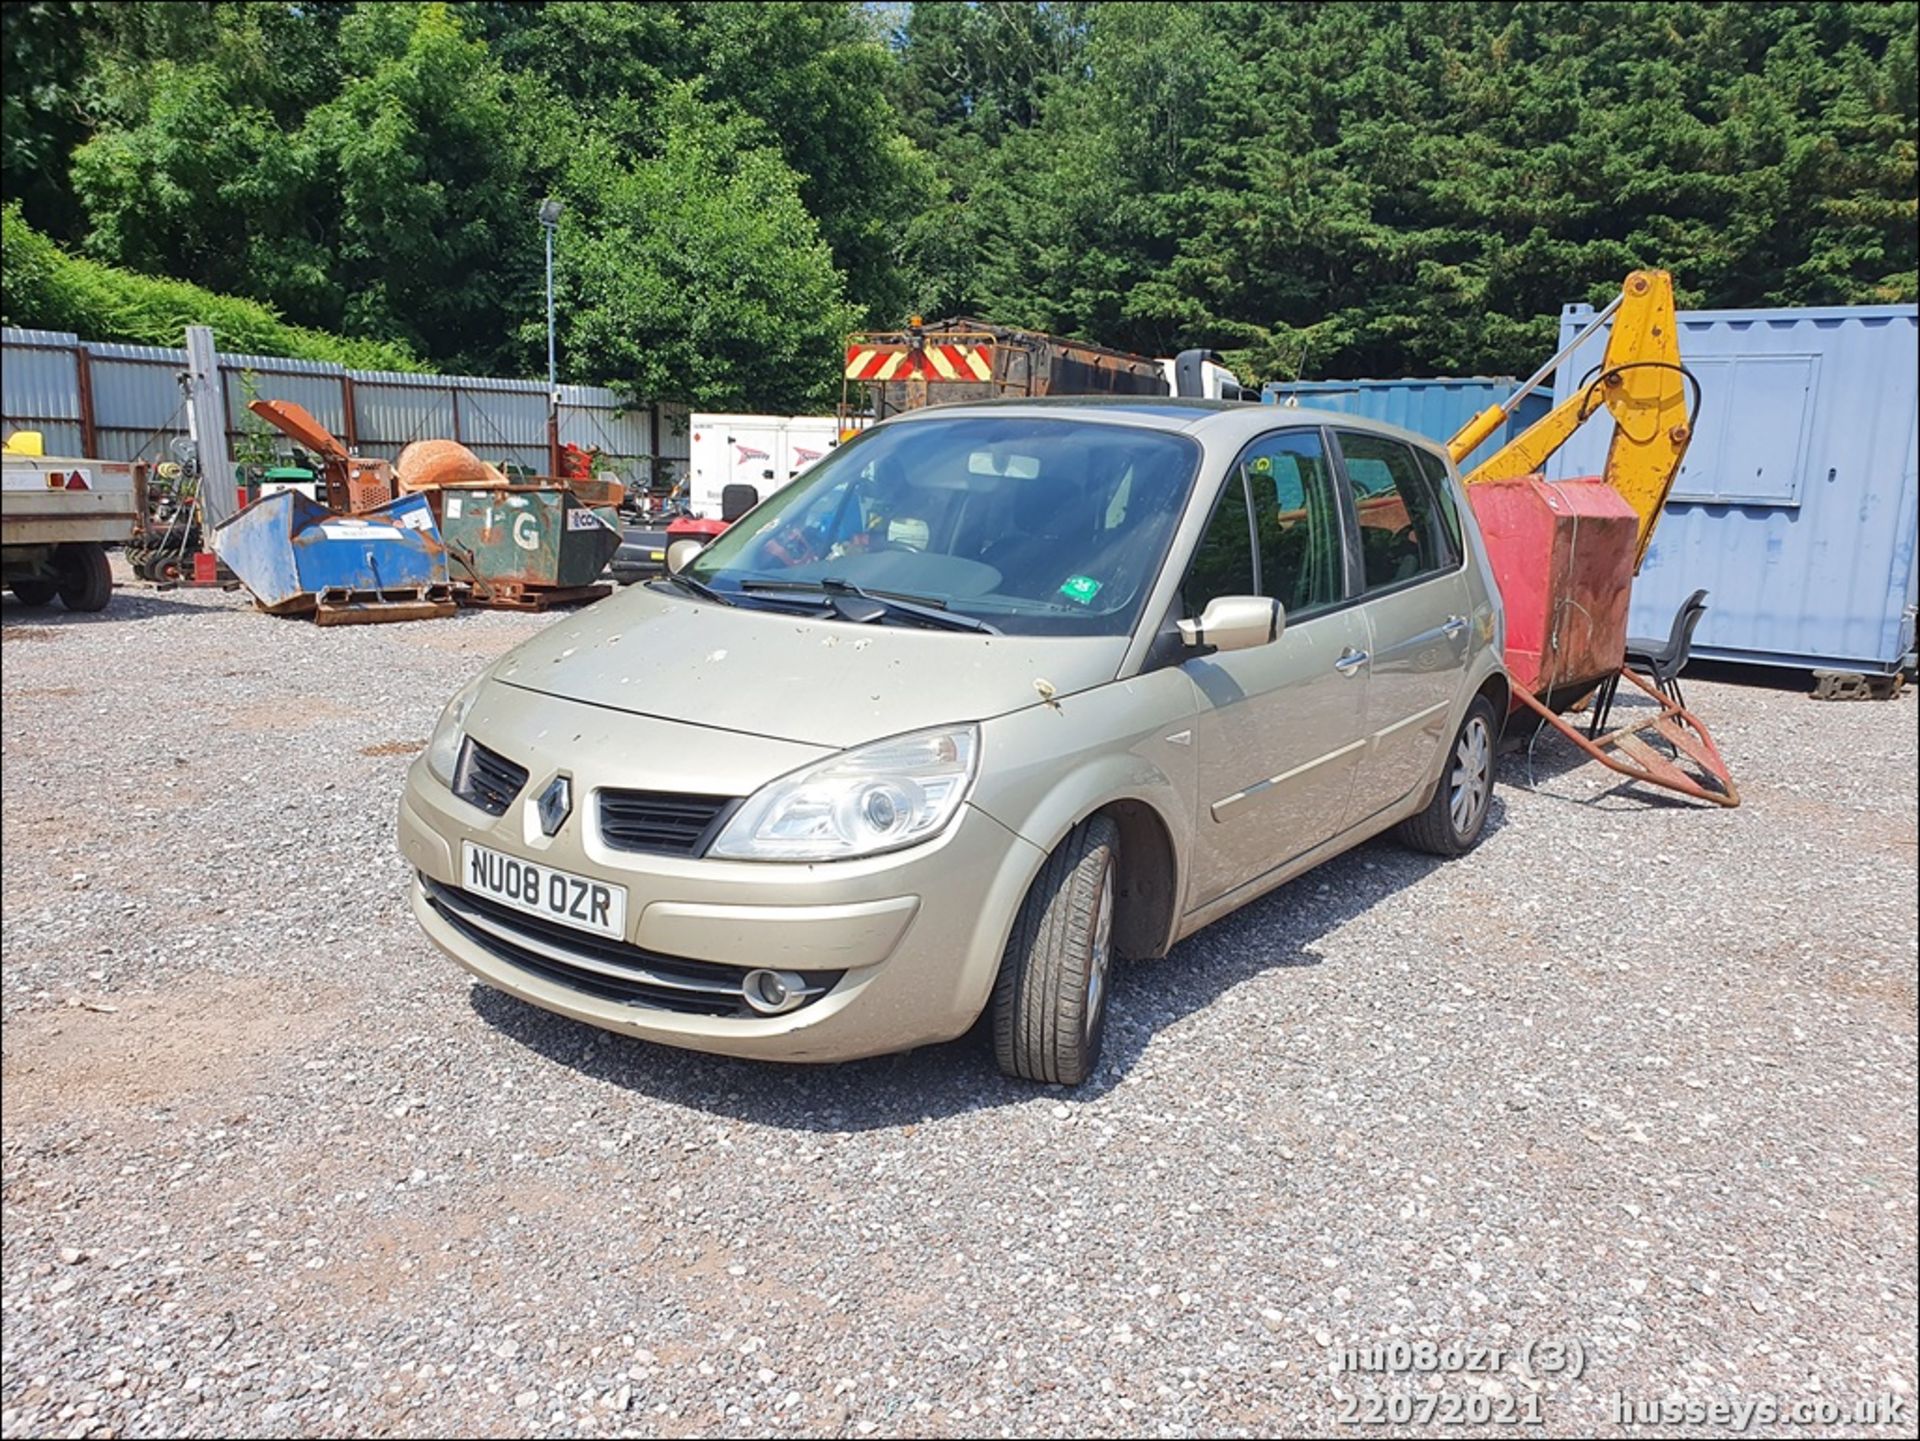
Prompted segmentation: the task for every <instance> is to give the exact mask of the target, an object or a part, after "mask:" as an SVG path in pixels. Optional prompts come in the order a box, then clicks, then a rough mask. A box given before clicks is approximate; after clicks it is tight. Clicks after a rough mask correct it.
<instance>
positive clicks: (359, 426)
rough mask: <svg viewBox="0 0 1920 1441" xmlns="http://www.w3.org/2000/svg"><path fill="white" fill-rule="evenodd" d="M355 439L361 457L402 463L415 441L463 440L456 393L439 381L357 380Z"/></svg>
mask: <svg viewBox="0 0 1920 1441" xmlns="http://www.w3.org/2000/svg"><path fill="white" fill-rule="evenodd" d="M353 416H354V421H353V424H354V439H355V441H356V442H358V444H359V446H360V453H361V454H362V455H372V456H379V457H381V458H383V459H386V460H398V459H399V458H400V452H401V451H402V450H404V449H405V448H406V447H407V445H408V444H409V443H411V442H413V441H416V440H421V439H424V438H428V437H439V436H445V437H448V438H451V439H455V440H458V439H460V437H461V426H460V417H459V415H458V413H457V411H456V410H455V408H454V399H453V392H452V391H451V390H449V389H448V388H447V383H446V381H444V380H443V379H441V378H440V377H438V376H426V375H414V376H407V375H394V374H379V375H373V374H367V373H363V372H360V371H355V372H354V375H353Z"/></svg>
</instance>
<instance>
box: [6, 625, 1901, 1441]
mask: <svg viewBox="0 0 1920 1441" xmlns="http://www.w3.org/2000/svg"><path fill="white" fill-rule="evenodd" d="M0 623H3V628H0V635H3V636H4V647H5V651H4V658H5V680H4V697H5V708H4V760H5V766H4V823H5V831H6V845H5V850H4V909H5V947H4V952H5V954H4V1014H5V1090H4V1103H5V1110H4V1115H5V1127H4V1130H5V1161H4V1187H5V1218H6V1223H5V1239H4V1287H3V1288H0V1290H3V1294H0V1303H3V1305H4V1385H3V1386H0V1393H3V1394H0V1401H3V1402H4V1430H5V1434H7V1435H9V1436H13V1435H21V1436H25V1435H38V1434H56V1435H76V1436H79V1435H127V1436H154V1435H164V1434H182V1433H184V1434H194V1435H207V1436H219V1435H230V1434H236V1433H253V1434H269V1435H293V1434H313V1433H353V1434H389V1433H395V1434H415V1435H443V1434H487V1435H521V1434H540V1433H560V1434H612V1433H616V1432H624V1433H632V1434H641V1435H662V1434H664V1435H681V1434H687V1433H703V1434H704V1433H720V1434H739V1435H763V1434H767V1433H769V1432H793V1433H801V1434H813V1435H850V1436H859V1435H867V1434H893V1433H901V1432H908V1433H917V1434H926V1435H938V1436H967V1435H977V1434H982V1433H1002V1432H1004V1433H1015V1434H1022V1435H1038V1434H1062V1433H1078V1434H1087V1435H1113V1436H1134V1435H1142V1436H1159V1435H1202V1434H1206V1435H1211V1434H1224V1435H1259V1434H1271V1433H1273V1432H1277V1431H1292V1430H1310V1431H1314V1432H1317V1433H1320V1434H1325V1433H1326V1432H1327V1431H1329V1430H1330V1429H1332V1428H1334V1427H1336V1426H1338V1425H1339V1424H1340V1423H1341V1422H1342V1420H1343V1417H1351V1416H1352V1414H1353V1413H1352V1411H1351V1410H1350V1409H1349V1408H1353V1407H1362V1406H1364V1405H1365V1404H1366V1403H1367V1402H1368V1400H1369V1398H1387V1399H1394V1398H1413V1399H1415V1400H1418V1399H1420V1398H1425V1397H1438V1398H1441V1401H1442V1403H1443V1404H1447V1405H1453V1404H1461V1405H1466V1404H1479V1403H1478V1401H1476V1400H1475V1398H1487V1399H1488V1400H1489V1401H1492V1402H1498V1401H1500V1400H1502V1399H1505V1400H1507V1401H1510V1402H1512V1403H1514V1404H1516V1405H1520V1404H1525V1405H1533V1404H1537V1405H1538V1407H1539V1414H1540V1417H1541V1419H1542V1420H1543V1421H1544V1423H1545V1428H1546V1430H1547V1431H1549V1432H1551V1433H1555V1434H1595V1433H1598V1434H1611V1433H1615V1432H1618V1431H1620V1430H1621V1429H1622V1428H1621V1427H1620V1425H1619V1424H1618V1413H1617V1412H1616V1410H1615V1405H1616V1402H1615V1398H1616V1397H1624V1398H1626V1400H1628V1401H1639V1402H1657V1401H1659V1400H1660V1399H1661V1398H1677V1399H1687V1400H1699V1401H1740V1400H1751V1399H1757V1398H1770V1399H1773V1400H1776V1401H1778V1402H1779V1403H1781V1404H1782V1405H1785V1404H1787V1403H1790V1402H1800V1401H1808V1400H1813V1401H1830V1402H1835V1403H1839V1404H1842V1405H1845V1406H1847V1407H1849V1408H1850V1407H1851V1406H1852V1405H1853V1404H1854V1403H1855V1402H1857V1401H1862V1400H1870V1399H1872V1398H1874V1397H1878V1396H1881V1395H1885V1394H1891V1395H1893V1396H1895V1397H1898V1398H1900V1400H1901V1401H1902V1402H1903V1403H1904V1404H1906V1405H1907V1406H1909V1407H1911V1405H1912V1402H1913V1388H1914V1385H1915V1381H1916V1375H1915V1369H1916V1367H1915V1359H1916V1358H1915V1345H1916V1343H1915V1335H1916V1314H1915V1278H1916V1244H1915V1219H1916V1211H1915V1190H1916V1185H1915V1178H1916V1157H1915V1146H1916V1140H1915V1137H1916V1115H1915V1109H1916V1107H1915V1089H1916V1054H1915V966H1916V961H1915V957H1916V937H1915V925H1916V922H1915V894H1916V876H1915V826H1916V818H1915V788H1916V782H1915V777H1916V768H1917V761H1916V739H1915V738H1916V726H1915V704H1914V699H1913V696H1912V695H1911V694H1908V695H1907V696H1905V697H1903V698H1901V699H1900V700H1898V701H1895V702H1891V703H1885V704H1868V703H1852V704H1834V705H1820V704H1816V703H1814V702H1812V701H1810V700H1808V699H1806V698H1805V697H1804V696H1801V695H1795V694H1787V693H1783V692H1781V691H1776V690H1767V689H1762V688H1758V687H1754V686H1748V685H1741V686H1736V685H1730V684H1714V683H1709V682H1706V681H1697V682H1694V683H1692V684H1690V687H1689V695H1690V698H1691V699H1692V700H1693V701H1694V703H1695V705H1696V708H1697V709H1699V710H1700V711H1701V712H1702V713H1703V714H1704V715H1706V716H1707V717H1708V718H1709V720H1710V722H1712V723H1713V724H1714V725H1715V728H1716V732H1717V734H1718V735H1719V737H1720V739H1721V741H1722V743H1723V748H1724V750H1725V752H1726V754H1727V755H1728V757H1729V759H1730V761H1731V764H1732V765H1733V767H1734V769H1735V773H1736V775H1737V776H1738V778H1739V779H1740V781H1741V784H1742V788H1743V790H1744V792H1745V797H1746V804H1745V805H1744V806H1743V807H1742V808H1740V809H1739V810H1736V811H1731V812H1719V811H1712V810H1704V809H1700V808H1696V807H1693V806H1690V805H1686V804H1682V803H1669V802H1667V801H1665V800H1662V799H1660V798H1659V797H1657V796H1653V797H1649V796H1648V795H1646V794H1643V793H1639V792H1636V791H1633V790H1630V789H1622V788H1618V787H1615V786H1614V785H1613V784H1612V783H1611V782H1612V780H1613V778H1612V777H1610V776H1609V775H1608V774H1607V773H1605V772H1603V771H1601V770H1600V769H1599V768H1597V767H1594V766H1579V767H1575V766H1572V765H1571V764H1570V763H1569V760H1568V757H1569V754H1570V753H1569V752H1568V751H1566V750H1564V749H1563V748H1562V747H1561V745H1560V743H1559V742H1557V741H1553V742H1549V743H1546V744H1543V745H1542V747H1541V749H1540V754H1539V755H1538V757H1537V761H1536V767H1535V775H1536V779H1537V789H1531V790H1530V789H1528V788H1527V787H1526V780H1527V769H1526V766H1525V764H1524V763H1523V762H1522V761H1521V760H1520V759H1519V758H1517V757H1510V758H1509V759H1508V761H1507V763H1506V765H1505V768H1504V770H1503V774H1502V782H1503V783H1502V785H1501V787H1500V790H1499V792H1498V796H1497V799H1496V802H1495V804H1496V810H1495V813H1494V819H1495V822H1496V826H1497V828H1496V829H1495V830H1494V832H1493V833H1492V834H1491V835H1490V836H1489V838H1488V839H1487V841H1486V843H1485V844H1484V845H1483V846H1482V848H1481V849H1480V850H1479V851H1478V852H1477V853H1476V854H1475V855H1473V856H1472V857H1470V858H1468V859H1466V860H1464V861H1462V862H1458V863H1454V864H1451V865H1442V864H1439V863H1436V862H1434V861H1431V860H1429V859H1427V858H1423V857H1417V856H1413V855H1410V854H1408V853H1406V852H1403V851H1401V850H1398V849H1396V848H1394V847H1392V846H1391V845H1388V844H1385V843H1376V844H1374V845H1370V846H1367V847H1364V848H1362V849H1361V850H1359V851H1357V852H1355V853H1353V854H1351V855H1349V856H1347V857H1344V858H1342V859H1341V860H1338V861H1335V862H1333V863H1331V864H1329V865H1327V866H1325V867H1323V868H1322V869H1321V870H1319V871H1317V872H1314V873H1312V874H1311V875H1309V876H1307V877H1306V878H1304V879H1302V880H1301V881H1299V882H1297V883H1295V884H1294V885H1292V886H1289V887H1287V888H1285V889H1284V890H1282V891H1280V892H1278V893H1276V894H1275V895H1273V896H1271V897H1269V898H1267V899H1266V900H1264V901H1261V902H1259V903H1257V904H1255V905H1253V906H1251V907H1249V908H1248V909H1246V910H1244V911H1242V912H1241V913H1239V914H1238V915H1236V916H1234V917H1232V918H1230V919H1228V920H1226V921H1224V922H1222V923H1220V924H1218V925H1216V926H1214V927H1212V928H1211V929H1209V930H1207V931H1205V932H1203V933H1202V934H1201V935H1199V936H1197V937H1196V938H1194V939H1193V940H1190V941H1188V942H1187V943H1186V944H1184V945H1182V946H1181V947H1179V948H1178V950H1177V951H1176V952H1175V953H1174V955H1173V956H1172V957H1171V958H1170V959H1168V960H1167V961H1165V962H1161V963H1156V964H1153V965H1149V966H1142V967H1136V968H1135V969H1134V970H1133V971H1132V972H1131V973H1130V974H1128V975H1126V976H1124V977H1123V978H1122V981H1121V989H1120V991H1119V993H1118V994H1117V995H1116V997H1115V999H1114V1011H1113V1017H1112V1020H1113V1028H1112V1031H1111V1033H1110V1036H1109V1042H1108V1057H1107V1061H1106V1064H1105V1069H1104V1070H1103V1072H1102V1073H1101V1074H1100V1075H1099V1076H1098V1077H1097V1078H1096V1079H1095V1080H1094V1081H1092V1082H1090V1083H1089V1084H1088V1085H1087V1086H1086V1087H1084V1088H1083V1089H1082V1090H1081V1091H1079V1092H1077V1093H1065V1092H1060V1091H1054V1090H1047V1089H1043V1088H1037V1087H1033V1086H1029V1085H1025V1084H1019V1083H1014V1082H1011V1081H1006V1080H1003V1079H1001V1078H999V1077H998V1076H997V1075H996V1074H995V1073H994V1072H993V1070H992V1065H991V1059H990V1057H989V1056H988V1055H987V1054H985V1053H984V1051H983V1050H982V1049H981V1047H980V1046H979V1045H978V1044H977V1043H974V1042H960V1043H956V1044H954V1045H950V1046H945V1047H940V1048H935V1049H929V1050H924V1051H920V1052H916V1053H913V1054H911V1055H906V1056H901V1057H894V1058H888V1059H883V1060H878V1061H871V1062H863V1063H860V1064H855V1065H847V1066H840V1067H837V1068H829V1069H786V1068H777V1067H769V1066H763V1065H753V1064H748V1063H744V1062H731V1061H726V1060H719V1059H708V1058H701V1057H697V1056H693V1055H690V1054H681V1053H676V1052H672V1051H668V1050H662V1049H654V1048H649V1047H647V1046H644V1045H642V1044H640V1043H636V1042H628V1041H623V1040H619V1039H616V1038H613V1037H610V1036H607V1035H603V1034H601V1033H599V1032H596V1031H593V1030H591V1029H590V1028H587V1027H584V1026H579V1025H575V1024H572V1023H569V1022H566V1021H563V1020H560V1019H558V1018H556V1017H553V1016H550V1015H547V1014H545V1013H543V1012H541V1011H538V1010H535V1009H533V1008H531V1007H529V1006H525V1005H522V1004H520V1003H517V1002H515V1001H512V1000H510V999H508V998H506V997H504V996H502V995H499V994H497V993H494V992H490V991H487V990H485V989H480V988H475V987H471V986H470V985H469V984H468V982H467V980H466V978H465V976H464V973H463V972H461V971H459V970H458V969H457V968H456V967H455V966H454V965H453V964H452V963H451V962H449V961H447V960H445V959H443V958H442V957H440V956H439V955H438V954H437V953H436V952H435V951H434V950H433V949H432V948H431V947H430V946H429V945H428V944H427V943H426V941H425V940H424V939H423V938H422V937H421V936H420V935H419V933H418V932H417V930H416V928H415V926H414V924H413V922H412V919H411V917H410V915H409V914H408V912H407V910H406V907H405V902H404V899H403V886H404V882H405V872H404V869H403V867H402V866H401V864H400V862H399V861H398V859H397V857H396V856H395V854H394V851H393V841H392V831H393V810H394V805H395V801H396V798H397V795H398V792H399V787H400V784H401V776H402V772H403V770H404V768H405V766H406V765H407V763H408V759H409V756H410V755H411V754H412V753H413V752H414V751H416V750H418V749H419V748H420V746H421V745H422V744H423V743H424V741H425V740H426V737H427V734H428V730H429V728H430V727H431V725H432V723H433V719H434V717H435V715H436V714H437V711H438V708H439V706H440V705H441V703H442V702H443V701H444V700H445V698H446V697H447V696H448V695H450V694H451V693H452V692H453V691H454V689H455V688H456V687H457V686H458V684H459V683H460V682H461V681H462V680H463V679H464V678H465V677H467V676H468V675H470V674H472V673H473V672H474V671H476V670H477V669H478V668H479V667H480V666H481V665H483V664H484V663H485V662H486V661H487V660H488V659H490V658H491V657H493V656H495V655H497V654H499V653H500V652H501V651H503V650H505V649H507V648H508V647H510V646H512V645H513V644H515V643H517V642H518V641H520V640H522V639H524V638H525V637H527V636H529V635H531V634H533V633H534V632H535V631H536V630H538V629H540V628H541V627H542V626H544V625H546V624H549V623H552V622H551V621H550V619H548V618H542V617H535V616H518V615H496V614H484V613H468V614H463V615H461V616H460V617H458V618H457V619H455V620H450V621H442V622H435V623H431V624H416V625H406V626H393V627H384V628H369V629H341V630H320V629H316V628H314V627H311V626H308V625H305V624H301V623H295V622H289V621H275V620H272V619H269V618H267V617H264V616H260V615H257V614H255V613H253V612H252V611H250V610H248V609H247V608H245V606H244V605H243V603H242V602H241V600H240V599H239V598H238V597H236V596H233V595H227V594H222V593H219V592H211V593H207V592H199V593H195V592H176V593H173V594H172V595H156V594H154V593H153V592H151V591H145V590H140V589H132V590H129V591H128V592H126V593H125V594H123V595H122V596H121V597H119V598H117V599H116V601H115V604H114V606H113V607H112V608H111V609H110V610H108V611H107V612H105V613H103V614H101V615H98V616H92V617H77V616H69V615H66V614H64V613H62V612H60V611H59V610H58V609H57V608H55V609H54V610H53V611H49V612H30V611H26V610H23V609H22V608H21V607H19V606H18V605H17V604H16V603H15V602H14V601H12V600H11V599H10V598H9V599H7V600H6V601H5V602H4V603H3V604H0ZM559 623H560V624H566V623H567V622H566V620H564V619H562V620H561V621H560V622H559ZM1396 1339H1397V1340H1407V1341H1413V1340H1422V1339H1426V1340H1433V1341H1437V1342H1440V1343H1442V1344H1444V1343H1448V1342H1458V1343H1462V1344H1464V1345H1470V1346H1474V1347H1479V1348H1498V1349H1501V1350H1503V1351H1505V1352H1507V1353H1508V1354H1507V1355H1505V1356H1503V1357H1500V1358H1499V1360H1500V1363H1501V1364H1499V1365H1498V1366H1494V1367H1493V1368H1492V1369H1489V1370H1484V1371H1475V1372H1472V1373H1465V1372H1463V1373H1459V1374H1451V1375H1443V1376H1425V1375H1418V1376H1406V1375H1380V1374H1356V1373H1349V1372H1343V1371H1342V1370H1341V1369H1340V1350H1341V1348H1342V1347H1347V1346H1360V1345H1372V1344H1375V1343H1383V1342H1390V1341H1394V1340H1396ZM1552 1342H1561V1343H1577V1344H1578V1347H1579V1351H1580V1356H1581V1358H1582V1360H1583V1365H1582V1367H1581V1374H1580V1375H1579V1376H1578V1378H1575V1377H1573V1376H1572V1375H1571V1374H1570V1373H1569V1372H1566V1371H1563V1372H1561V1373H1559V1374H1553V1373H1552V1372H1551V1371H1550V1364H1551V1360H1552V1353H1550V1352H1547V1351H1541V1350H1535V1351H1534V1352H1533V1353H1532V1354H1533V1356H1534V1358H1535V1360H1536V1361H1539V1362H1540V1364H1539V1365H1538V1366H1536V1367H1533V1368H1531V1369H1529V1368H1527V1367H1524V1366H1523V1365H1522V1364H1521V1362H1520V1361H1519V1360H1518V1359H1517V1355H1518V1353H1519V1352H1520V1351H1521V1350H1522V1348H1524V1347H1527V1346H1528V1345H1529V1344H1530V1343H1541V1344H1542V1345H1544V1344H1546V1343H1552ZM1469 1359H1479V1360H1482V1361H1485V1362H1487V1363H1489V1364H1491V1363H1492V1361H1493V1360H1494V1359H1495V1358H1493V1357H1491V1356H1487V1355H1481V1356H1479V1357H1478V1358H1469ZM1358 1414H1359V1416H1361V1417H1365V1416H1366V1415H1367V1414H1368V1413H1367V1412H1366V1411H1364V1410H1361V1411H1359V1413H1358ZM1912 1416H1913V1413H1912V1411H1911V1410H1908V1411H1907V1412H1906V1413H1905V1418H1904V1420H1903V1421H1901V1422H1899V1423H1897V1424H1896V1425H1894V1426H1892V1427H1888V1428H1885V1430H1883V1431H1882V1432H1880V1433H1879V1434H1900V1433H1904V1434H1908V1435H1911V1434H1913V1431H1914V1423H1913V1419H1912ZM1382 1429H1385V1430H1387V1431H1389V1432H1391V1431H1393V1430H1396V1429H1397V1430H1401V1431H1408V1432H1417V1431H1420V1430H1422V1429H1424V1428H1423V1427H1421V1426H1419V1425H1417V1424H1416V1425H1407V1426H1400V1427H1397V1428H1396V1427H1393V1426H1388V1427H1385V1428H1382V1427H1378V1426H1374V1427H1366V1428H1364V1430H1369V1431H1374V1432H1376V1433H1377V1432H1379V1431H1380V1430H1382ZM1447 1429H1448V1430H1449V1431H1455V1432H1462V1433H1467V1432H1472V1431H1473V1430H1475V1429H1476V1428H1474V1427H1471V1426H1469V1427H1449V1428H1447ZM1479 1429H1484V1430H1494V1431H1504V1432H1510V1431H1511V1430H1512V1428H1511V1427H1488V1428H1479ZM1660 1429H1667V1430H1670V1429H1672V1428H1670V1427H1668V1428H1660ZM1683 1429H1684V1428H1683ZM1751 1429H1752V1432H1753V1433H1754V1434H1768V1433H1777V1432H1781V1431H1783V1430H1785V1428H1784V1427H1782V1426H1778V1425H1775V1426H1769V1425H1766V1424H1755V1425H1754V1426H1753V1427H1752V1428H1751ZM1861 1431H1862V1428H1860V1427H1858V1426H1854V1425H1846V1426H1839V1427H1835V1426H1825V1427H1822V1426H1814V1427H1800V1428H1796V1429H1795V1432H1794V1434H1801V1435H1807V1434H1823V1433H1824V1434H1860V1433H1861Z"/></svg>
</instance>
